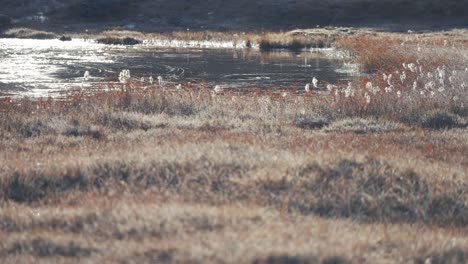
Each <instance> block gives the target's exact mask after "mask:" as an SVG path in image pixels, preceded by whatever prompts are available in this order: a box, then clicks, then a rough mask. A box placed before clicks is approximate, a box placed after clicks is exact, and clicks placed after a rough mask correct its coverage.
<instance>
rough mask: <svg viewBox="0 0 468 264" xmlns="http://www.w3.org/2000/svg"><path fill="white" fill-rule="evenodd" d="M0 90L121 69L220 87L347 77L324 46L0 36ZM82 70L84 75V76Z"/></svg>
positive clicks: (52, 86)
mask: <svg viewBox="0 0 468 264" xmlns="http://www.w3.org/2000/svg"><path fill="white" fill-rule="evenodd" d="M0 59H1V60H0V63H1V64H0V93H3V94H11V95H19V96H48V95H53V94H54V93H57V92H61V91H66V90H68V89H74V88H80V87H88V86H92V85H95V84H104V83H109V82H118V75H119V73H120V71H122V70H123V69H129V70H130V72H131V75H132V77H134V78H136V79H138V80H140V79H141V77H143V78H145V82H148V79H149V76H153V78H154V79H155V80H156V79H157V76H162V77H163V80H164V83H165V86H168V87H173V86H175V85H177V84H179V83H181V84H185V83H187V82H191V83H204V84H205V85H207V86H208V87H212V86H215V85H220V86H221V87H223V88H227V89H229V88H240V89H249V88H270V89H284V88H288V89H289V88H298V89H300V88H301V87H304V85H305V84H306V83H310V82H311V79H312V78H313V77H316V78H318V79H319V80H320V84H321V85H323V86H324V85H325V83H337V82H340V81H347V80H349V79H351V75H350V73H349V72H348V71H342V70H340V69H337V67H338V65H339V63H338V62H337V61H335V60H333V59H331V58H329V57H327V56H326V52H325V53H324V52H302V53H299V54H297V53H290V52H273V53H261V52H259V51H258V50H253V49H244V50H240V49H193V48H191V49H172V48H171V49H164V48H156V47H151V46H144V45H137V46H132V47H125V46H106V45H102V44H97V43H94V42H90V41H83V40H73V41H71V42H62V41H59V40H20V39H0ZM86 71H88V72H89V73H90V76H91V77H90V78H86V79H85V78H84V73H85V72H86Z"/></svg>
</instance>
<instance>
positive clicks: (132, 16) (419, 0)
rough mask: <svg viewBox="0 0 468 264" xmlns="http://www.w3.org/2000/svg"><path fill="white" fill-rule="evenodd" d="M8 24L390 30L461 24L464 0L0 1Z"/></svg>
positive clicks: (0, 15)
mask: <svg viewBox="0 0 468 264" xmlns="http://www.w3.org/2000/svg"><path fill="white" fill-rule="evenodd" d="M0 5H1V8H0V27H1V26H2V24H3V26H5V25H6V24H8V23H15V24H16V25H20V26H28V27H35V28H38V29H48V30H56V31H61V30H63V31H75V30H76V31H81V30H83V29H84V28H87V27H89V28H93V29H95V30H100V29H102V28H109V27H122V28H126V29H136V30H141V31H156V32H157V31H171V30H187V28H188V29H190V30H214V31H229V30H243V31H261V30H290V29H294V28H298V27H300V28H310V27H317V26H328V25H332V26H363V27H365V26H369V27H376V26H380V27H386V28H387V29H390V30H395V31H398V30H405V29H407V28H408V27H411V28H415V29H418V28H425V29H443V28H453V27H466V26H467V24H468V15H467V14H468V12H467V11H468V1H467V0H330V1H323V0H309V1H305V0H256V1H252V0H236V1H225V0H204V1H193V0H1V1H0Z"/></svg>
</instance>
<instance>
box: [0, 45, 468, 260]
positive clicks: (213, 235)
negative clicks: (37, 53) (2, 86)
mask: <svg viewBox="0 0 468 264" xmlns="http://www.w3.org/2000/svg"><path fill="white" fill-rule="evenodd" d="M382 41H384V43H388V42H387V39H383V40H382ZM395 43H398V42H396V41H395ZM398 45H400V44H398ZM441 45H442V46H443V45H444V44H443V43H442V44H441ZM376 46H378V45H376ZM414 47H416V43H415V45H414ZM455 50H458V48H457V49H455ZM416 54H417V55H418V56H423V55H421V54H427V53H421V54H418V53H416ZM447 54H448V53H447ZM407 58H408V57H405V61H404V62H405V63H411V62H412V61H406V59H407ZM423 63H424V64H423V67H424V68H425V72H424V73H425V75H426V73H427V71H431V72H432V71H438V70H437V69H436V67H434V68H431V66H430V64H428V60H425V61H423ZM395 65H396V64H395ZM395 67H396V66H395ZM440 67H441V66H440ZM447 68H448V69H445V70H444V71H445V72H447V76H445V77H444V78H445V79H444V83H445V82H446V89H447V90H446V91H444V92H439V91H438V90H437V87H436V88H434V91H435V92H437V94H436V96H433V97H431V96H420V95H418V94H419V91H420V90H425V88H424V86H422V85H423V84H425V83H428V82H430V81H434V80H435V81H438V80H436V79H433V78H434V77H432V78H429V77H424V78H422V79H421V80H420V81H421V86H418V90H417V92H410V91H412V87H411V84H412V83H413V80H415V78H417V76H416V74H414V75H412V74H410V71H409V70H406V72H407V74H408V77H407V78H408V80H405V81H400V80H399V79H398V77H395V79H394V83H393V85H394V87H393V88H394V89H395V90H399V91H401V92H403V93H404V95H405V96H406V97H398V96H397V93H396V91H393V92H388V93H387V92H385V91H383V90H384V85H385V84H386V83H387V81H384V80H383V79H382V77H381V74H382V73H386V74H389V73H390V71H391V73H393V74H395V73H394V71H395V68H393V66H392V67H389V68H387V67H385V68H382V69H380V71H379V72H378V73H377V74H375V75H372V76H370V77H365V78H358V79H356V80H355V81H354V82H353V83H354V86H353V89H354V93H355V95H354V96H353V97H351V96H350V97H346V96H345V94H346V92H345V90H346V89H348V88H347V87H348V85H347V84H343V85H342V86H340V87H337V88H333V89H334V90H332V91H331V92H327V91H324V90H322V91H314V92H313V93H303V92H301V91H287V93H286V95H285V96H284V97H283V96H282V95H281V94H279V93H277V92H276V91H274V90H272V91H248V92H245V93H240V92H236V91H224V92H221V93H218V94H215V93H213V92H212V91H211V90H210V89H209V88H207V87H203V86H200V87H198V86H189V85H184V89H183V90H172V89H169V88H167V87H166V88H164V87H160V86H159V85H141V84H139V83H136V82H132V81H130V82H128V83H126V84H114V85H111V89H110V90H102V89H101V90H100V89H96V90H92V91H77V92H73V93H70V94H67V95H64V96H63V97H60V98H56V99H51V98H49V99H41V100H28V99H21V100H19V99H10V98H2V99H1V101H0V115H1V118H0V139H1V140H0V168H1V170H0V180H1V189H0V199H1V201H0V203H1V206H0V238H1V240H0V259H1V261H2V262H3V263H28V262H32V261H35V262H40V263H42V262H43V263H50V262H57V263H75V262H91V263H172V262H180V263H193V262H200V263H207V262H208V263H288V262H289V263H427V262H428V261H432V262H431V263H465V262H466V261H467V259H468V239H467V237H468V193H467V190H468V175H467V171H468V161H467V158H466V157H467V154H468V140H467V138H468V133H467V132H468V131H467V116H468V115H467V111H466V105H467V104H466V103H467V97H466V91H465V90H463V89H461V85H460V84H461V83H462V82H464V81H466V73H465V72H464V70H463V69H460V65H459V64H458V63H456V61H455V62H454V63H453V64H448V65H447ZM440 69H441V68H439V70H440ZM449 69H450V70H449ZM399 70H400V71H401V69H399ZM452 70H455V71H457V73H456V74H453V72H451V71H452ZM449 72H450V77H452V81H451V83H450V85H449V84H448V79H449ZM418 73H419V72H418ZM435 74H437V72H435ZM412 78H414V79H412ZM368 82H372V84H373V86H376V85H378V86H380V87H379V89H381V90H380V91H379V92H377V93H376V94H375V95H374V94H373V95H372V97H371V102H370V103H367V102H366V99H365V93H368V94H369V93H370V91H369V88H368V87H366V86H367V83H368ZM387 85H388V84H387ZM335 90H336V91H338V93H337V94H338V95H339V96H337V95H336V94H335ZM427 91H428V92H429V91H432V90H427ZM405 93H406V94H405ZM454 96H457V98H458V99H457V100H453V97H454Z"/></svg>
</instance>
